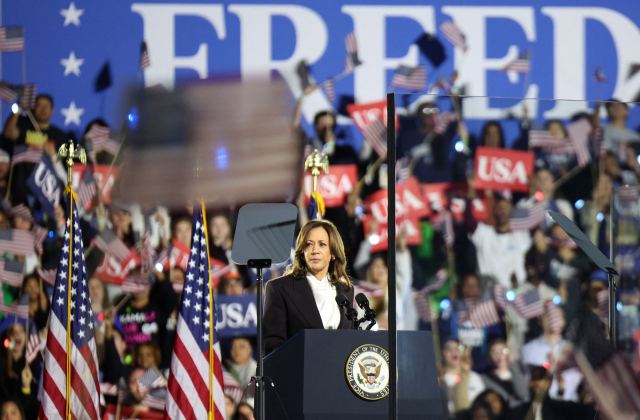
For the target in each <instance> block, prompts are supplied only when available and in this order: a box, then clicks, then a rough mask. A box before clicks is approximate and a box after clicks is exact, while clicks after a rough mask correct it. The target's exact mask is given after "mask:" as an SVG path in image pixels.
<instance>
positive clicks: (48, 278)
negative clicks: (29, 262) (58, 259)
mask: <svg viewBox="0 0 640 420" xmlns="http://www.w3.org/2000/svg"><path fill="white" fill-rule="evenodd" d="M36 273H37V274H38V276H40V278H41V279H42V280H43V281H44V282H45V283H47V284H48V285H49V286H55V284H56V269H55V268H50V269H48V270H44V269H42V268H40V267H38V268H36Z"/></svg>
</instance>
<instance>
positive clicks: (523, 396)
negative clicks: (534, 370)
mask: <svg viewBox="0 0 640 420" xmlns="http://www.w3.org/2000/svg"><path fill="white" fill-rule="evenodd" d="M489 365H490V368H489V369H488V370H487V371H486V372H485V373H483V374H482V380H483V381H484V384H485V386H486V387H487V389H490V390H492V391H494V392H495V393H497V394H499V395H500V397H501V398H503V399H504V401H506V403H507V404H508V406H509V407H516V406H518V405H520V404H522V403H524V402H526V401H527V400H528V398H529V395H528V394H529V393H528V390H527V380H526V378H525V375H524V372H523V370H522V369H521V367H520V364H519V363H513V362H512V361H511V351H510V350H509V347H507V342H506V341H505V340H503V339H501V338H498V339H495V340H493V341H491V343H489ZM495 414H499V413H495Z"/></svg>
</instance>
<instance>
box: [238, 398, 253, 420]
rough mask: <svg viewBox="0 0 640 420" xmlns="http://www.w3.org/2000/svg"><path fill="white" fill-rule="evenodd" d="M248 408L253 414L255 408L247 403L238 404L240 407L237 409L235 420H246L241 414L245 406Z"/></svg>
mask: <svg viewBox="0 0 640 420" xmlns="http://www.w3.org/2000/svg"><path fill="white" fill-rule="evenodd" d="M245 405H246V406H247V407H249V408H250V409H251V411H252V412H253V407H251V406H250V405H249V404H247V403H245V402H241V403H240V404H238V406H237V407H236V414H234V416H233V420H244V419H245V417H244V416H243V415H242V414H240V408H242V407H243V406H245Z"/></svg>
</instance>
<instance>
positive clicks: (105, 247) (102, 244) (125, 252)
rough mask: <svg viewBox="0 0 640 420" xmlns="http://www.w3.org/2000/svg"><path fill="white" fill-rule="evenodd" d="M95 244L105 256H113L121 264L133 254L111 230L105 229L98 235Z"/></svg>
mask: <svg viewBox="0 0 640 420" xmlns="http://www.w3.org/2000/svg"><path fill="white" fill-rule="evenodd" d="M93 244H94V245H95V246H96V247H97V248H98V249H100V250H101V251H102V252H104V253H105V254H111V255H113V256H114V257H115V258H116V259H117V260H119V261H120V262H122V261H124V260H126V259H127V258H128V257H129V255H130V254H131V250H130V249H129V247H128V246H127V245H126V244H125V243H124V242H122V240H121V239H120V238H118V237H117V236H116V234H115V233H114V232H113V231H112V230H110V229H108V228H107V229H104V230H103V231H102V232H99V233H98V235H96V238H95V239H94V240H93Z"/></svg>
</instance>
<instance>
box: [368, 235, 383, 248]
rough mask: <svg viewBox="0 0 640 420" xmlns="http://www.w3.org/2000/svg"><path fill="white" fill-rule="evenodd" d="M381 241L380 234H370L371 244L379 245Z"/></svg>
mask: <svg viewBox="0 0 640 420" xmlns="http://www.w3.org/2000/svg"><path fill="white" fill-rule="evenodd" d="M379 242H380V237H379V236H378V235H376V234H375V233H374V234H373V235H369V243H370V244H371V245H378V243H379Z"/></svg>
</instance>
